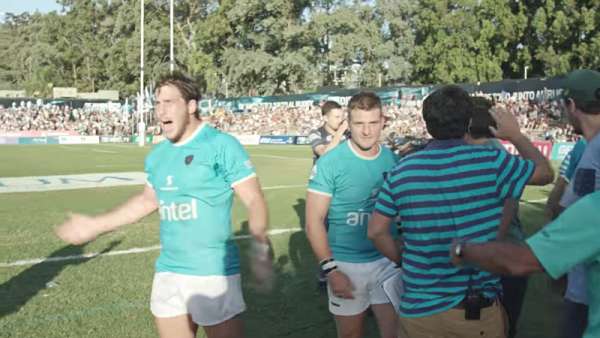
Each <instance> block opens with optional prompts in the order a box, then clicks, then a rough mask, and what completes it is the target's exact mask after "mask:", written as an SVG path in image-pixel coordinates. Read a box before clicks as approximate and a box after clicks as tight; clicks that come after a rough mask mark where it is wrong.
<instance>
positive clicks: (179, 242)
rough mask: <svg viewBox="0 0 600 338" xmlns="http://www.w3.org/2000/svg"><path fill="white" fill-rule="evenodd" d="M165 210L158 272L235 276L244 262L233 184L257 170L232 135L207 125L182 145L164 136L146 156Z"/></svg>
mask: <svg viewBox="0 0 600 338" xmlns="http://www.w3.org/2000/svg"><path fill="white" fill-rule="evenodd" d="M145 171H146V173H147V174H148V184H149V185H151V186H152V188H153V189H154V191H155V192H156V196H157V199H158V203H159V207H158V211H159V214H160V242H161V245H162V248H161V251H160V256H159V257H158V260H157V261H156V271H157V272H164V271H169V272H175V273H181V274H187V275H199V276H208V275H219V276H224V275H232V274H236V273H239V270H240V262H239V253H238V249H237V246H236V244H235V243H234V241H233V238H232V232H231V206H232V202H233V194H234V192H233V189H232V187H233V186H235V185H236V184H237V183H239V182H242V181H244V180H245V179H247V178H250V177H253V176H254V175H255V172H254V168H253V166H252V164H251V162H250V160H249V158H248V154H247V153H246V151H245V150H244V148H243V147H242V145H241V144H240V143H239V142H238V141H237V140H236V139H235V138H234V137H232V136H230V135H228V134H225V133H222V132H220V131H218V130H216V129H215V128H213V127H211V126H208V125H206V124H202V125H201V126H200V127H198V129H197V130H196V132H194V134H193V135H192V137H190V138H189V139H188V141H186V142H184V143H181V144H174V143H172V142H170V141H168V140H167V141H163V142H161V143H159V144H158V145H156V146H155V147H154V149H153V150H152V151H151V152H150V154H149V155H148V156H147V157H146V162H145Z"/></svg>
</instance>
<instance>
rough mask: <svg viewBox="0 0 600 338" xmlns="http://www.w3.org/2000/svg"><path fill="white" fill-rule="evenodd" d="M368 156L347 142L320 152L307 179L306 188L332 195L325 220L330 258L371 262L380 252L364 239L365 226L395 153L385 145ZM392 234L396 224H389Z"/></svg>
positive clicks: (394, 158) (365, 235)
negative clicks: (355, 149)
mask: <svg viewBox="0 0 600 338" xmlns="http://www.w3.org/2000/svg"><path fill="white" fill-rule="evenodd" d="M379 149H380V150H379V153H378V154H377V155H376V156H374V157H372V158H367V157H364V156H361V155H359V154H358V153H356V152H355V151H354V149H353V148H352V145H351V142H350V141H346V142H344V143H342V144H340V145H338V146H337V147H335V148H334V149H333V150H331V151H329V152H327V153H326V154H325V155H323V156H322V157H321V158H319V160H318V161H317V163H316V164H315V166H314V167H313V171H312V174H311V177H310V180H309V182H308V191H310V192H313V193H317V194H322V195H327V196H330V197H331V202H330V205H329V213H328V215H327V221H328V224H329V230H328V233H327V235H328V239H329V246H330V248H331V251H332V253H333V257H334V258H335V259H337V260H339V261H344V262H351V263H363V262H370V261H374V260H377V259H379V258H381V257H382V256H381V254H380V253H379V251H377V249H376V248H375V246H374V245H373V243H372V242H371V240H369V239H368V238H367V225H368V223H369V218H370V217H371V212H372V211H373V208H374V206H375V201H376V199H377V194H378V193H379V189H380V188H381V185H382V184H383V181H384V175H386V173H387V172H388V171H389V170H391V169H392V167H393V166H394V164H395V163H396V159H397V157H396V155H394V153H392V151H391V150H389V149H388V148H386V147H384V146H380V147H379ZM390 232H391V233H392V234H393V235H394V236H395V234H396V225H395V224H392V225H391V226H390Z"/></svg>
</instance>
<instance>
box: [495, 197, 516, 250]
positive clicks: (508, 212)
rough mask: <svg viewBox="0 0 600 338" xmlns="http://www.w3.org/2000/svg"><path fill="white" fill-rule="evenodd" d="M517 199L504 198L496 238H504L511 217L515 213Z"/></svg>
mask: <svg viewBox="0 0 600 338" xmlns="http://www.w3.org/2000/svg"><path fill="white" fill-rule="evenodd" d="M518 205H519V201H517V200H514V199H512V198H508V199H506V200H504V208H502V219H501V220H500V227H499V229H498V239H499V240H502V239H505V238H506V236H507V235H508V231H509V229H510V224H511V223H512V220H513V217H514V215H515V212H516V209H517V206H518Z"/></svg>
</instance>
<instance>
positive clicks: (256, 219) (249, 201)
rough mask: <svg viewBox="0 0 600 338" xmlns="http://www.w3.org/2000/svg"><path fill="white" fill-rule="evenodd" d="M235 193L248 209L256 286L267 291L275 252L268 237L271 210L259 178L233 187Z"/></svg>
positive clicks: (270, 287)
mask: <svg viewBox="0 0 600 338" xmlns="http://www.w3.org/2000/svg"><path fill="white" fill-rule="evenodd" d="M233 190H234V191H235V194H236V195H237V196H238V198H239V199H240V200H241V201H242V204H244V206H245V207H246V210H248V224H249V228H250V233H251V234H252V237H253V238H254V242H252V246H251V248H252V250H251V256H250V266H251V269H252V272H253V274H254V277H255V278H256V280H255V282H256V285H255V287H256V288H257V289H258V290H259V291H263V292H267V291H270V290H271V289H272V287H273V252H272V250H273V249H272V248H271V243H270V241H269V238H268V234H267V230H268V222H269V212H268V210H267V203H266V202H265V197H264V196H263V193H262V190H261V188H260V183H259V182H258V178H256V177H252V178H250V179H247V180H245V181H242V182H241V183H239V184H237V185H235V186H234V187H233Z"/></svg>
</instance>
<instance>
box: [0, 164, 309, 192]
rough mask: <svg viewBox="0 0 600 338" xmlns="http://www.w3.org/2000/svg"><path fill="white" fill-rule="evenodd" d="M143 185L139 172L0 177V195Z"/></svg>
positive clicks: (283, 187) (142, 175) (144, 177)
mask: <svg viewBox="0 0 600 338" xmlns="http://www.w3.org/2000/svg"><path fill="white" fill-rule="evenodd" d="M111 166H115V165H111ZM123 166H125V165H123ZM143 184H146V174H145V173H144V172H140V171H132V172H117V173H95V174H77V175H49V176H28V177H0V194H1V193H12V192H38V191H55V190H72V189H85V188H104V187H116V186H125V185H143ZM304 186H306V185H276V186H272V187H264V188H263V190H275V189H289V188H300V187H304Z"/></svg>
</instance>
